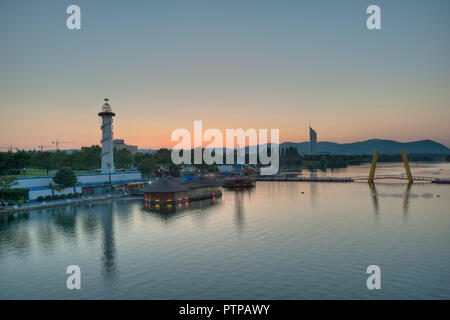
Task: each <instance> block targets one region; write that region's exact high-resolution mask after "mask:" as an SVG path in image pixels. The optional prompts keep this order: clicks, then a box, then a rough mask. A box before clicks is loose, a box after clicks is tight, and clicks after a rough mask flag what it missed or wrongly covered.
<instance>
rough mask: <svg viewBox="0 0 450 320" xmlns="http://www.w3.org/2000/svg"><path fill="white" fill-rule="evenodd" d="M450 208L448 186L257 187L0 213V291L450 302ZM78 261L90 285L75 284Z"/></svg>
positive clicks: (444, 172) (439, 171)
mask: <svg viewBox="0 0 450 320" xmlns="http://www.w3.org/2000/svg"><path fill="white" fill-rule="evenodd" d="M388 167H390V168H388ZM379 170H380V171H381V172H382V171H383V170H386V171H387V172H389V173H391V172H392V171H393V170H397V171H398V173H401V170H402V167H401V164H388V165H381V167H380V169H379ZM412 170H413V174H414V175H421V176H424V175H428V176H433V177H449V176H450V175H449V173H450V166H449V165H448V164H431V165H427V164H418V165H416V164H412ZM419 170H420V174H418V172H419ZM367 171H368V167H367V165H364V166H357V167H350V168H347V169H343V170H337V171H334V172H328V173H326V174H327V175H335V176H336V175H337V176H359V175H363V174H367ZM359 173H361V174H359ZM321 174H322V175H323V173H321ZM449 205H450V185H438V184H429V183H415V184H413V185H412V186H408V185H406V184H405V183H399V182H397V183H384V182H382V181H380V182H378V183H376V184H375V187H371V186H369V185H368V184H367V183H363V182H354V183H310V182H258V183H257V185H256V188H254V189H253V190H243V191H226V190H225V191H224V193H223V196H222V198H221V199H214V200H206V201H202V202H192V203H190V204H188V205H186V204H182V205H181V207H178V206H177V207H174V208H169V209H164V210H163V209H155V208H146V207H144V205H143V203H142V202H141V201H139V200H110V201H105V202H99V203H91V204H86V205H78V206H68V207H60V208H53V209H46V210H36V211H30V212H27V213H20V214H15V215H8V216H0V299H30V298H33V299H51V298H53V299H80V298H87V299H109V298H111V299H116V298H122V299H313V298H315V299H393V298H398V299H449V298H450V271H449V270H450V210H449V207H450V206H449ZM69 265H78V266H79V267H80V269H81V290H68V289H67V288H66V279H67V277H68V275H67V274H66V273H65V271H66V268H67V266H69ZM369 265H378V266H379V267H380V269H381V289H380V290H368V289H367V286H366V280H367V277H368V276H369V275H368V274H367V273H366V269H367V267H368V266H369Z"/></svg>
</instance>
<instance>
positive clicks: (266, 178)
mask: <svg viewBox="0 0 450 320" xmlns="http://www.w3.org/2000/svg"><path fill="white" fill-rule="evenodd" d="M256 181H300V182H353V179H352V178H347V177H344V178H339V177H283V176H259V177H257V178H256Z"/></svg>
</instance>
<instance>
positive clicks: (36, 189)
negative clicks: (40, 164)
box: [14, 171, 144, 202]
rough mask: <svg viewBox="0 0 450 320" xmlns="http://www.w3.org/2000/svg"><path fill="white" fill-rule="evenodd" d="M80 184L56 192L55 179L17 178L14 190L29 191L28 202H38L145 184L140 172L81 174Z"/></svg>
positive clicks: (44, 177)
mask: <svg viewBox="0 0 450 320" xmlns="http://www.w3.org/2000/svg"><path fill="white" fill-rule="evenodd" d="M77 180H78V183H77V184H76V185H74V186H73V187H68V188H65V189H63V190H61V191H56V190H53V189H52V188H50V184H52V183H53V177H51V176H43V177H29V178H17V179H16V181H17V183H18V184H17V185H16V186H14V188H26V189H28V200H30V201H31V202H33V201H36V200H37V198H38V197H46V196H54V195H62V194H65V195H67V194H69V193H72V194H74V193H82V194H84V195H86V196H89V195H96V194H103V193H106V192H107V191H109V189H110V187H111V186H112V187H114V188H115V189H124V190H125V189H128V186H130V185H134V184H136V183H144V180H142V174H141V173H140V172H139V171H132V172H117V173H111V174H109V173H107V174H79V175H77Z"/></svg>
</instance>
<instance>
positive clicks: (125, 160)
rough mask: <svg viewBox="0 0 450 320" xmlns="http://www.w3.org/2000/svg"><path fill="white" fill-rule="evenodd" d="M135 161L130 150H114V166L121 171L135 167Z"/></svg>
mask: <svg viewBox="0 0 450 320" xmlns="http://www.w3.org/2000/svg"><path fill="white" fill-rule="evenodd" d="M133 163H134V159H133V155H132V154H131V152H130V150H128V149H125V148H122V149H114V165H115V167H116V168H119V169H126V168H129V167H131V166H132V165H133Z"/></svg>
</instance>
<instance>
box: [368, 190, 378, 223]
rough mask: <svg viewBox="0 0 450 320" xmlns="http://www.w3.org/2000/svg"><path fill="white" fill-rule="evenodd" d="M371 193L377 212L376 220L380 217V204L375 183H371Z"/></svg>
mask: <svg viewBox="0 0 450 320" xmlns="http://www.w3.org/2000/svg"><path fill="white" fill-rule="evenodd" d="M369 188H370V193H371V195H372V204H373V208H374V211H375V218H377V219H378V218H379V217H380V204H379V202H378V195H377V188H376V187H375V184H374V183H373V182H369Z"/></svg>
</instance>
